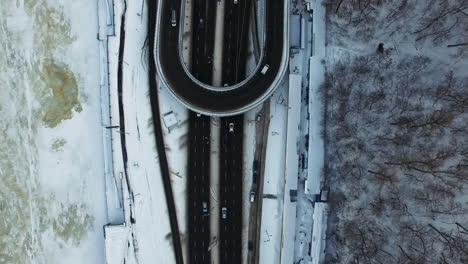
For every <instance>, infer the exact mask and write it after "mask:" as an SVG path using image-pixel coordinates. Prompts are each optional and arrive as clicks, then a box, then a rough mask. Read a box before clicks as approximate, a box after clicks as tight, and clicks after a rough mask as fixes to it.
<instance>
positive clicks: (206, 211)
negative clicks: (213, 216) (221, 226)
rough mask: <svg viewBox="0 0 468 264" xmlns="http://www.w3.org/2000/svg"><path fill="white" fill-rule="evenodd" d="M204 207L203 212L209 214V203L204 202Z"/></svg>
mask: <svg viewBox="0 0 468 264" xmlns="http://www.w3.org/2000/svg"><path fill="white" fill-rule="evenodd" d="M202 206H203V212H204V213H208V203H207V202H203V203H202Z"/></svg>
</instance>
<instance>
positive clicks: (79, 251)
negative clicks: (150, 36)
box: [0, 0, 107, 263]
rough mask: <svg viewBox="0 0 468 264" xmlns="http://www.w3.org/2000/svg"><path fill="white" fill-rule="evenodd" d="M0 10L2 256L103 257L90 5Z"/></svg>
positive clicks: (44, 0) (46, 2)
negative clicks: (0, 50)
mask: <svg viewBox="0 0 468 264" xmlns="http://www.w3.org/2000/svg"><path fill="white" fill-rule="evenodd" d="M0 14H1V16H0V24H1V25H2V26H1V27H0V45H1V49H2V52H0V81H1V82H2V85H1V87H0V94H1V95H2V96H1V98H0V114H1V116H2V118H1V119H0V127H1V131H2V132H1V133H2V140H1V141H0V143H1V148H0V156H1V159H0V176H1V179H2V181H1V182H0V212H1V214H0V248H1V249H0V263H103V262H104V241H103V231H102V226H103V225H104V224H105V223H106V222H107V216H106V202H105V195H104V193H105V185H104V165H103V154H102V134H101V131H102V130H101V121H100V115H99V113H100V98H99V95H100V89H99V87H100V78H99V60H98V58H99V47H98V41H97V39H96V33H97V30H98V27H97V16H96V14H97V5H96V3H95V2H92V1H74V2H70V3H67V4H66V5H64V4H63V2H62V1H55V0H38V1H12V0H11V1H10V0H4V1H2V3H1V8H0Z"/></svg>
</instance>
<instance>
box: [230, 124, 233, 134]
mask: <svg viewBox="0 0 468 264" xmlns="http://www.w3.org/2000/svg"><path fill="white" fill-rule="evenodd" d="M229 133H234V123H229Z"/></svg>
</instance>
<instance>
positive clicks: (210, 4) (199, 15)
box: [187, 0, 216, 264]
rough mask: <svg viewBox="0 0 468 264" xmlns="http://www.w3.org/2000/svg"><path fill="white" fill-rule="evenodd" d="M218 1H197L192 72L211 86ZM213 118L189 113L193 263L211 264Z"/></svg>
mask: <svg viewBox="0 0 468 264" xmlns="http://www.w3.org/2000/svg"><path fill="white" fill-rule="evenodd" d="M215 5H216V1H206V0H193V14H192V45H191V73H192V74H193V75H194V76H195V77H196V78H197V79H198V80H200V81H201V82H203V83H207V84H210V83H211V79H212V75H213V64H212V57H213V50H214V29H215V23H214V22H215V10H216V9H215V8H216V6H215ZM210 121H211V119H210V117H208V116H197V114H196V113H195V112H192V111H189V130H188V139H189V141H188V155H187V158H188V160H187V164H188V175H187V176H188V178H187V209H188V214H187V217H188V221H187V223H188V227H187V230H188V232H187V233H188V260H189V263H192V264H209V263H211V254H210V252H209V251H208V247H209V244H210V215H209V214H210V213H211V210H210V207H211V206H210V147H211V133H210Z"/></svg>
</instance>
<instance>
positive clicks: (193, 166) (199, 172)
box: [187, 112, 211, 264]
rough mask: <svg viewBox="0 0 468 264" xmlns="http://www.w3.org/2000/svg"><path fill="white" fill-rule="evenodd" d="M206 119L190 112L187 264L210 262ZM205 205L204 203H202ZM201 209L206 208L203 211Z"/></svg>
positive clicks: (207, 128)
mask: <svg viewBox="0 0 468 264" xmlns="http://www.w3.org/2000/svg"><path fill="white" fill-rule="evenodd" d="M210 141H211V138H210V118H209V117H207V116H200V117H197V115H196V114H195V113H194V112H190V117H189V154H188V159H189V160H188V179H187V194H188V196H187V198H188V199H187V208H188V221H187V222H188V241H189V247H188V250H189V252H188V256H189V263H192V264H199V263H200V264H202V263H211V257H210V252H209V251H208V246H209V244H210V216H209V214H210ZM204 204H205V206H204ZM204 208H206V209H205V210H204Z"/></svg>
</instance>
